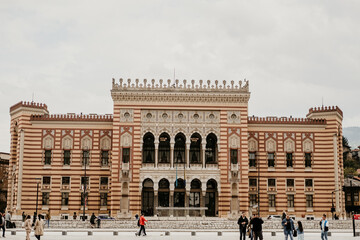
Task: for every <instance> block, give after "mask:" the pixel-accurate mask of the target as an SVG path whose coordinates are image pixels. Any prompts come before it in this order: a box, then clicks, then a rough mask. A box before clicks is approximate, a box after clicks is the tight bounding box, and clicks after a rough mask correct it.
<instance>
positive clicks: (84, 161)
mask: <svg viewBox="0 0 360 240" xmlns="http://www.w3.org/2000/svg"><path fill="white" fill-rule="evenodd" d="M88 159H89V152H88V151H84V152H83V163H84V193H83V198H84V199H83V201H84V206H83V221H85V208H86V182H87V181H86V180H87V179H86V165H87V163H88Z"/></svg>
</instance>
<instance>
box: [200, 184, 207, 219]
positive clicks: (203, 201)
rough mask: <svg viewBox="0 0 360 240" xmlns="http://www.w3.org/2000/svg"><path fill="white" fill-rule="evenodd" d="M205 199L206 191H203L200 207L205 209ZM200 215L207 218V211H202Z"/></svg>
mask: <svg viewBox="0 0 360 240" xmlns="http://www.w3.org/2000/svg"><path fill="white" fill-rule="evenodd" d="M205 198H206V190H205V191H204V190H203V191H201V193H200V207H205ZM200 215H201V216H202V217H205V210H204V209H201V211H200Z"/></svg>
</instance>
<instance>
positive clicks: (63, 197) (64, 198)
mask: <svg viewBox="0 0 360 240" xmlns="http://www.w3.org/2000/svg"><path fill="white" fill-rule="evenodd" d="M68 205H69V193H67V192H63V193H61V206H68Z"/></svg>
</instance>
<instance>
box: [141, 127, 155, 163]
mask: <svg viewBox="0 0 360 240" xmlns="http://www.w3.org/2000/svg"><path fill="white" fill-rule="evenodd" d="M154 140H155V138H154V135H153V134H152V133H146V134H145V135H144V138H143V163H154V162H155V144H154Z"/></svg>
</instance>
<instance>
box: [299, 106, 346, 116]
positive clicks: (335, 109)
mask: <svg viewBox="0 0 360 240" xmlns="http://www.w3.org/2000/svg"><path fill="white" fill-rule="evenodd" d="M323 112H338V113H339V114H340V116H341V117H343V112H342V111H341V109H340V108H339V107H338V106H329V107H327V106H325V107H324V106H322V107H315V108H310V109H309V113H308V114H307V115H306V116H309V115H310V114H312V113H323Z"/></svg>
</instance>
